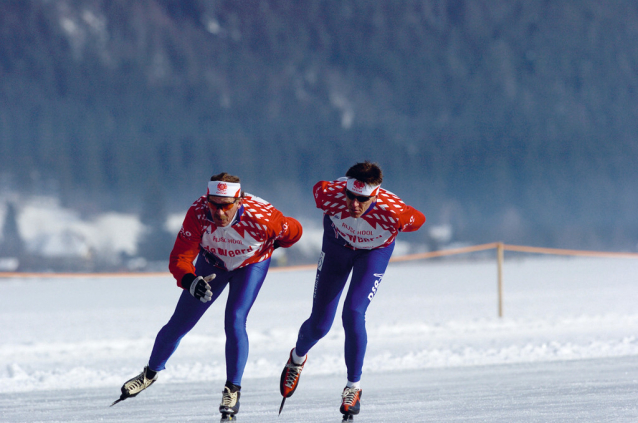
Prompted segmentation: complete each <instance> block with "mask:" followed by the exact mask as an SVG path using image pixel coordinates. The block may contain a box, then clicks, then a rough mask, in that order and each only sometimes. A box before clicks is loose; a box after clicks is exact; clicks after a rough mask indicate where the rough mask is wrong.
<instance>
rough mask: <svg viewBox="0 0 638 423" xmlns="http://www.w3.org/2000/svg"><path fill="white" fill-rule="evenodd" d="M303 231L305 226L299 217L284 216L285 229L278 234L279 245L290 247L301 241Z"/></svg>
mask: <svg viewBox="0 0 638 423" xmlns="http://www.w3.org/2000/svg"><path fill="white" fill-rule="evenodd" d="M302 233H303V228H302V227H301V223H299V222H298V221H297V219H293V218H292V217H285V216H283V229H282V231H281V233H280V234H279V235H278V236H277V241H279V245H281V246H282V247H283V248H288V247H291V246H292V245H293V244H294V243H295V242H297V241H299V239H300V238H301V234H302Z"/></svg>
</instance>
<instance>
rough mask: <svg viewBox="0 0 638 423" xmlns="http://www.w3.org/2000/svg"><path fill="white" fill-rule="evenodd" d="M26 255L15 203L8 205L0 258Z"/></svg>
mask: <svg viewBox="0 0 638 423" xmlns="http://www.w3.org/2000/svg"><path fill="white" fill-rule="evenodd" d="M23 255H24V241H23V240H22V237H21V236H20V229H19V228H18V220H17V213H16V208H15V205H14V204H13V203H8V204H7V214H6V216H5V219H4V225H3V226H2V242H0V257H17V258H21V257H23Z"/></svg>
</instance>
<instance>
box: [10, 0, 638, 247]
mask: <svg viewBox="0 0 638 423" xmlns="http://www.w3.org/2000/svg"><path fill="white" fill-rule="evenodd" d="M637 22H638V3H636V2H634V1H632V0H616V1H604V0H603V1H601V0H579V1H569V0H471V1H470V0H396V1H394V0H393V1H381V0H379V1H370V0H306V1H303V0H246V1H237V0H219V1H213V0H210V1H206V0H140V1H128V0H56V1H47V0H4V1H3V2H2V3H0V183H1V184H2V187H4V188H5V189H11V190H15V191H18V192H21V193H24V194H29V195H42V194H43V193H46V194H54V195H57V196H59V197H60V198H61V199H62V201H63V202H64V204H65V205H67V206H69V207H73V208H76V209H78V210H81V211H82V213H86V214H91V213H97V212H101V211H103V210H118V211H142V210H147V213H153V212H152V211H148V210H153V208H152V207H150V205H149V202H151V203H152V202H153V201H158V198H161V200H162V202H163V204H160V205H158V207H159V208H160V209H162V213H166V212H167V211H170V210H177V209H185V208H186V207H187V206H188V205H189V204H190V203H191V202H192V201H193V200H194V199H195V198H196V197H197V196H199V195H201V194H202V193H203V191H204V189H205V185H206V180H207V179H208V178H209V177H210V175H212V174H214V173H218V172H220V171H228V172H230V173H235V174H237V175H239V176H240V177H241V178H242V180H243V182H244V186H245V187H246V188H247V190H248V191H250V192H254V193H256V194H258V195H260V196H262V197H264V198H267V199H268V200H269V201H271V202H273V203H274V204H275V205H276V206H278V207H279V208H280V209H282V210H284V211H285V212H286V213H288V214H293V215H294V214H308V213H311V212H313V200H312V196H311V193H310V189H311V187H312V185H313V184H314V183H315V182H316V181H318V180H321V179H333V178H336V177H339V176H342V175H343V174H344V173H345V170H346V169H347V168H348V167H349V166H350V165H352V164H354V163H355V162H356V161H361V160H364V159H369V160H372V161H377V162H379V163H380V164H381V165H382V167H383V169H384V172H385V175H386V176H385V183H384V186H385V187H386V188H388V189H390V190H392V191H394V192H396V193H397V194H399V195H400V196H401V197H402V198H404V199H405V200H406V202H408V203H410V204H412V205H414V206H416V207H417V208H419V209H421V210H423V211H424V212H425V214H426V216H427V217H428V222H429V223H430V224H433V225H436V224H444V223H445V224H451V225H452V227H453V228H454V237H455V239H457V240H462V241H467V242H473V243H479V242H488V241H489V242H491V241H495V240H504V241H506V242H512V243H526V244H535V245H543V246H558V247H570V248H572V247H575V248H605V249H635V248H636V244H637V243H638V213H636V210H638V194H637V192H638V166H637V164H638V140H637V134H638V43H637V42H636V40H637V39H638V24H637ZM148 193H156V195H148ZM146 219H147V221H151V222H152V221H153V217H148V216H147V217H146ZM424 236H425V235H424Z"/></svg>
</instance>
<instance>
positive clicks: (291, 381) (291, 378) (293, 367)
mask: <svg viewBox="0 0 638 423" xmlns="http://www.w3.org/2000/svg"><path fill="white" fill-rule="evenodd" d="M294 350H295V349H294V348H293V349H292V350H290V357H289V358H288V362H287V363H286V366H285V367H284V370H283V371H282V372H281V379H280V380H279V391H280V392H281V395H282V396H283V399H282V400H281V406H280V407H279V414H281V410H282V409H283V408H284V403H285V402H286V398H289V397H291V396H292V394H294V393H295V390H296V389H297V385H298V384H299V377H300V376H301V371H302V370H303V366H304V365H305V364H306V361H308V357H307V356H306V359H305V360H304V361H303V363H301V364H297V363H295V362H294V361H292V352H293V351H294Z"/></svg>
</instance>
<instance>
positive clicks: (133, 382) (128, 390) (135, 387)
mask: <svg viewBox="0 0 638 423" xmlns="http://www.w3.org/2000/svg"><path fill="white" fill-rule="evenodd" d="M156 380H157V372H155V371H153V370H151V369H149V368H148V366H146V367H144V370H142V373H140V374H139V375H137V376H135V377H134V378H132V379H129V380H128V381H126V383H125V384H124V385H122V395H120V399H118V400H116V401H115V402H114V403H113V404H111V407H113V406H114V405H115V404H117V403H118V402H120V401H124V400H125V399H127V398H133V397H135V396H137V394H139V393H140V392H142V391H143V390H144V389H146V388H148V387H149V386H151V385H152V384H153V383H155V381H156Z"/></svg>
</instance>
